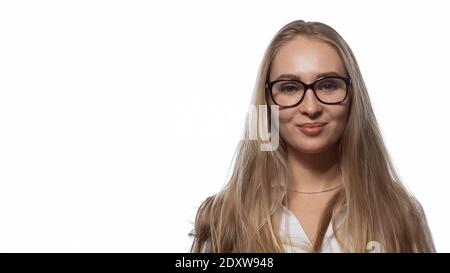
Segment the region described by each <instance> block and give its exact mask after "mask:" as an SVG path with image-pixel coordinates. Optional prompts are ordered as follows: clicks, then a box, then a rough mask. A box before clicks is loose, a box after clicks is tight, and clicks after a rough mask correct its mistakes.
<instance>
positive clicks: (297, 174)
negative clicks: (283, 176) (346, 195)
mask: <svg viewBox="0 0 450 273" xmlns="http://www.w3.org/2000/svg"><path fill="white" fill-rule="evenodd" d="M287 164H288V169H289V185H288V187H289V188H290V189H293V190H297V191H302V192H318V191H323V190H327V189H331V188H334V187H337V186H339V185H342V181H341V178H342V176H341V171H340V168H339V159H338V152H337V145H336V146H335V147H333V148H331V149H328V150H326V151H323V152H320V153H315V154H307V153H300V152H298V151H296V150H294V149H292V148H288V154H287Z"/></svg>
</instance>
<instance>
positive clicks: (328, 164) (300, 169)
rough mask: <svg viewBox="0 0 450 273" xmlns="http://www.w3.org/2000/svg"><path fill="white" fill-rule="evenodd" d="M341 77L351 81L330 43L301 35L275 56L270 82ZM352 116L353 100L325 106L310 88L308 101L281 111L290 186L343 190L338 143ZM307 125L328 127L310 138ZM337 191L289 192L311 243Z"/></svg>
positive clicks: (307, 95)
mask: <svg viewBox="0 0 450 273" xmlns="http://www.w3.org/2000/svg"><path fill="white" fill-rule="evenodd" d="M330 71H333V72H336V73H338V74H339V75H341V76H343V77H348V75H347V73H346V70H345V66H344V64H343V62H342V60H341V58H340V57H339V54H338V52H337V51H336V50H335V49H334V48H333V47H331V46H330V45H328V44H327V43H325V42H321V41H317V40H312V39H309V38H307V37H303V36H297V37H296V38H294V39H293V40H291V41H289V42H287V43H286V44H284V45H283V46H282V47H281V48H280V49H279V51H278V53H277V55H276V56H275V58H274V60H273V62H272V65H271V71H270V75H269V76H270V81H274V80H276V79H277V78H278V77H279V76H280V75H282V74H293V75H295V76H297V77H298V78H299V79H300V80H302V81H303V82H305V83H307V84H309V83H312V82H313V81H314V80H315V79H316V78H317V75H318V74H320V73H324V72H330ZM348 113H349V97H348V96H347V98H346V100H345V101H344V102H342V103H340V104H337V105H327V104H323V103H321V102H320V101H318V100H317V98H316V97H315V96H314V94H313V92H312V89H308V90H307V92H306V94H305V97H304V98H303V101H302V102H301V103H300V104H299V105H297V106H295V107H291V108H282V107H280V112H279V118H280V127H279V128H280V137H281V138H282V139H283V140H284V141H285V142H286V144H287V147H288V148H287V154H288V156H287V162H288V169H289V175H290V181H289V187H290V189H295V190H298V191H304V192H317V191H321V190H326V189H331V188H334V187H336V186H339V185H341V183H342V181H341V173H340V168H339V163H338V150H337V148H338V142H339V139H340V138H341V136H342V133H343V131H344V129H345V126H346V123H347V119H348ZM306 122H327V124H326V125H325V126H324V128H323V130H322V132H321V133H320V134H319V135H318V136H307V135H305V134H303V133H302V132H301V131H300V130H299V129H298V127H297V125H298V124H302V123H306ZM335 192H336V191H330V192H325V193H318V194H299V193H296V192H289V194H288V209H290V210H291V211H292V212H293V213H294V214H295V215H296V216H297V218H298V220H299V222H300V224H301V226H302V227H303V229H304V230H305V232H306V235H307V236H308V238H309V240H310V242H311V243H313V242H314V240H315V232H316V229H317V227H318V224H319V220H320V216H321V214H322V212H323V210H324V208H325V206H326V204H327V202H328V201H329V200H330V198H331V197H332V196H333V195H334V193H335Z"/></svg>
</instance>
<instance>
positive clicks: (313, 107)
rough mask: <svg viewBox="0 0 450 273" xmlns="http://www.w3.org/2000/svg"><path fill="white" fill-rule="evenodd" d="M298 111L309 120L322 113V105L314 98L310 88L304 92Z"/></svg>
mask: <svg viewBox="0 0 450 273" xmlns="http://www.w3.org/2000/svg"><path fill="white" fill-rule="evenodd" d="M308 91H310V92H308ZM299 111H300V112H301V113H302V114H305V115H308V116H309V117H311V118H314V117H316V116H318V115H319V114H320V113H321V112H322V104H321V103H320V101H319V100H318V99H317V98H316V95H314V91H313V90H312V88H308V89H307V90H306V91H305V95H304V97H303V100H302V102H301V103H300V105H299Z"/></svg>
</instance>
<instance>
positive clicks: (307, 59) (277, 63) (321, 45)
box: [270, 36, 346, 81]
mask: <svg viewBox="0 0 450 273" xmlns="http://www.w3.org/2000/svg"><path fill="white" fill-rule="evenodd" d="M325 72H337V73H338V74H340V75H341V76H345V75H346V72H345V67H344V64H343V62H342V60H341V58H340V57H339V54H338V52H337V51H336V49H334V48H333V47H332V46H330V45H329V44H327V43H325V42H322V41H317V40H312V39H309V38H305V37H302V36H298V37H296V38H294V39H293V40H290V41H288V42H287V43H286V44H284V45H283V46H281V47H280V49H279V50H278V52H277V54H276V56H275V58H274V60H273V62H272V64H271V70H270V80H271V81H272V80H275V79H276V78H277V77H278V76H280V75H282V74H293V75H296V76H297V77H299V78H300V79H301V80H303V81H313V80H314V79H315V78H316V75H317V74H320V73H325Z"/></svg>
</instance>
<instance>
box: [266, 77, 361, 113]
mask: <svg viewBox="0 0 450 273" xmlns="http://www.w3.org/2000/svg"><path fill="white" fill-rule="evenodd" d="M351 82H352V81H351V79H350V78H344V77H340V76H325V77H321V78H318V79H317V80H315V81H314V82H313V83H311V84H306V83H304V82H302V81H299V80H293V79H292V80H290V79H289V80H288V79H280V80H276V81H272V82H268V83H266V90H267V92H269V93H270V96H271V97H272V100H273V101H274V102H275V104H278V105H279V106H283V107H294V106H297V105H298V104H300V103H301V102H302V100H303V98H304V97H305V94H306V91H307V90H308V89H310V88H312V90H313V92H314V95H315V96H316V98H317V99H318V100H319V101H320V102H321V103H324V104H338V103H341V102H343V101H344V100H345V98H346V97H347V94H348V87H349V86H350V84H351Z"/></svg>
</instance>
